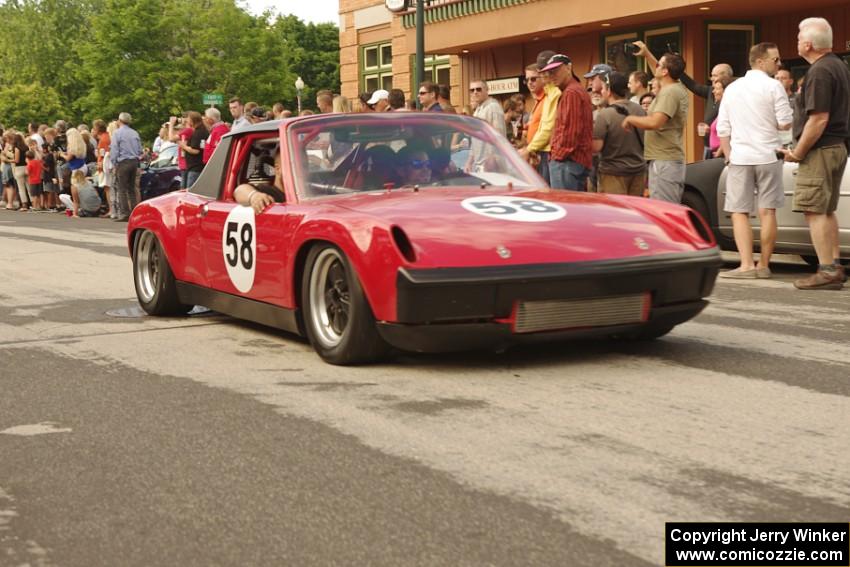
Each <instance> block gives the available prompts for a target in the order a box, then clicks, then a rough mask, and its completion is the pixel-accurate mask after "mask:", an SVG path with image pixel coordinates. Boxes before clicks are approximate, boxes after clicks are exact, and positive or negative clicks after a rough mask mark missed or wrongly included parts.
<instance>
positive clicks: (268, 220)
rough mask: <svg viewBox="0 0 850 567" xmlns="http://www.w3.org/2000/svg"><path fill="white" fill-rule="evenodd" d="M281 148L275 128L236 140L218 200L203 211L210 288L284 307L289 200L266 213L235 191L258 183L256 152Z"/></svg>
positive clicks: (207, 205)
mask: <svg viewBox="0 0 850 567" xmlns="http://www.w3.org/2000/svg"><path fill="white" fill-rule="evenodd" d="M270 140H273V142H274V147H276V146H277V132H270V133H258V134H251V135H246V136H242V137H241V138H237V139H235V140H234V141H233V142H232V146H233V151H232V152H231V156H230V160H229V163H228V167H227V168H226V174H225V177H224V186H223V188H222V191H221V194H220V196H219V198H218V199H216V200H213V201H210V202H209V203H207V204H206V205H205V207H203V209H202V211H201V229H200V234H201V240H202V242H203V249H204V255H205V258H206V266H207V278H208V282H209V287H210V288H212V289H214V290H217V291H221V292H224V293H229V294H233V295H239V296H243V297H247V298H250V299H254V300H258V301H263V302H267V303H272V304H276V305H283V303H282V300H283V285H282V284H283V282H282V279H283V272H284V265H285V261H286V259H287V256H288V248H287V245H288V242H289V238H288V235H287V234H286V231H285V226H286V222H285V221H286V216H287V206H288V205H287V204H286V203H274V204H272V205H270V206H269V207H267V208H266V209H265V210H264V211H263V212H262V213H260V214H255V213H254V210H253V209H252V208H251V207H245V206H241V205H239V204H237V203H236V202H235V201H234V200H233V191H234V189H235V188H236V187H237V186H238V185H239V184H241V183H246V182H250V183H255V184H256V183H258V181H257V180H256V179H252V178H250V175H249V168H251V167H253V162H254V161H256V154H255V153H254V150H256V149H257V148H258V147H262V146H264V145H265V146H268V145H269V143H270Z"/></svg>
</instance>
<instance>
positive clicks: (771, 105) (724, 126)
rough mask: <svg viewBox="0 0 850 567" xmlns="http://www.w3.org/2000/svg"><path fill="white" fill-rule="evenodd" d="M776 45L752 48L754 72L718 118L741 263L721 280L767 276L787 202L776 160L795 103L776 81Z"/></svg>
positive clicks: (734, 87) (728, 206)
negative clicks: (756, 251) (757, 234)
mask: <svg viewBox="0 0 850 567" xmlns="http://www.w3.org/2000/svg"><path fill="white" fill-rule="evenodd" d="M779 60H780V59H779V49H778V48H777V47H776V44H775V43H759V44H756V45H754V46H753V47H752V48H751V49H750V70H749V71H747V74H746V75H745V76H744V77H742V78H740V79H738V80H737V81H735V82H734V83H731V84H730V85H729V86H728V87H726V89H725V91H724V92H723V103H722V104H721V105H720V114H719V115H718V117H717V135H718V136H719V137H720V147H721V148H723V155H724V156H727V159H726V163H728V164H729V168H728V170H727V172H726V202H725V203H724V205H723V210H724V211H726V212H727V213H731V215H732V232H733V234H734V235H735V244H736V245H737V247H738V252H739V253H740V254H741V265H740V266H738V267H737V268H735V269H734V270H730V271H728V272H723V273H721V274H720V277H721V278H752V279H754V278H769V277H770V275H771V274H770V268H769V267H768V265H769V264H770V255H771V253H772V252H773V246H774V244H775V243H776V209H781V208H782V206H783V205H784V204H785V191H784V189H783V187H782V162H781V161H779V160H778V159H777V158H776V149H777V148H779V147H780V144H781V142H780V141H779V130H788V129H789V128H791V120H792V118H793V115H792V113H791V105H790V104H789V103H788V97H787V96H785V89H783V88H782V85H781V84H779V81H776V80H774V79H773V77H774V76H775V75H776V71H777V70H778V69H779ZM755 194H758V214H759V220H760V221H761V239H760V241H761V257H760V258H759V263H758V266H756V265H755V263H754V260H753V230H752V228H751V226H750V215H751V214H752V213H754V212H755V211H756V197H755V196H754V195H755Z"/></svg>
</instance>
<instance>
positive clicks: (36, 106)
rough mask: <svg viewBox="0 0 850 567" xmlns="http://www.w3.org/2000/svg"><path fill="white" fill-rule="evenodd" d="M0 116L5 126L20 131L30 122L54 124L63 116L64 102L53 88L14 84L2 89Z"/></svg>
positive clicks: (35, 84)
mask: <svg viewBox="0 0 850 567" xmlns="http://www.w3.org/2000/svg"><path fill="white" fill-rule="evenodd" d="M0 116H1V117H2V119H3V120H4V121H5V122H4V126H6V127H7V128H8V127H10V126H14V127H15V128H17V129H19V130H23V129H25V128H26V126H27V124H29V123H30V122H37V123H42V122H47V123H48V124H52V123H53V122H54V121H55V120H58V119H59V118H62V116H63V112H62V101H61V100H60V97H59V93H57V92H56V91H55V90H54V89H53V88H51V87H45V86H43V85H40V84H37V83H34V84H29V85H21V84H13V85H9V86H8V87H5V88H2V89H0Z"/></svg>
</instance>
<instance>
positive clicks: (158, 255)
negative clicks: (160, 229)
mask: <svg viewBox="0 0 850 567" xmlns="http://www.w3.org/2000/svg"><path fill="white" fill-rule="evenodd" d="M133 281H134V283H135V284H136V297H137V298H138V299H139V305H141V306H142V309H144V310H145V311H146V312H147V313H148V314H149V315H185V314H186V313H188V312H189V311H190V310H191V309H192V307H193V306H192V305H184V304H183V303H180V299H179V298H178V297H177V282H176V281H175V279H174V273H173V272H172V271H171V266H169V265H168V260H167V259H166V257H165V254H164V253H163V251H162V245H161V244H160V243H159V240H158V239H157V238H156V235H155V234H154V233H152V232H151V231H149V230H145V231H143V232H142V233H141V234H140V235H139V237H138V238H137V239H136V243H135V245H134V246H133Z"/></svg>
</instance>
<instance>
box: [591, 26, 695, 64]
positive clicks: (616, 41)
mask: <svg viewBox="0 0 850 567" xmlns="http://www.w3.org/2000/svg"><path fill="white" fill-rule="evenodd" d="M681 36H682V29H681V28H680V27H679V26H666V27H663V28H653V29H645V30H637V31H632V32H627V33H618V34H613V35H607V36H605V37H604V38H603V44H602V59H603V61H605V63H607V64H608V65H611V67H613V68H614V69H616V70H617V71H619V72H621V73H623V74H626V75H628V74H630V73H631V72H632V71H638V70H641V71H646V72H647V73H649V74H650V75H652V73H653V71H654V69H646V62H645V61H644V58H643V57H635V55H634V53H632V52H631V51H630V48H631V43H632V42H634V41H637V40H642V41H643V42H644V43H646V46H647V47H648V48H649V51H650V52H651V53H652V54H653V55H655V56H656V57H658V58H661V56H662V55H664V54H665V53H667V52H668V51H669V52H671V53H681V47H680V45H681V42H682V38H681ZM627 45H628V46H629V47H627Z"/></svg>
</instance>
